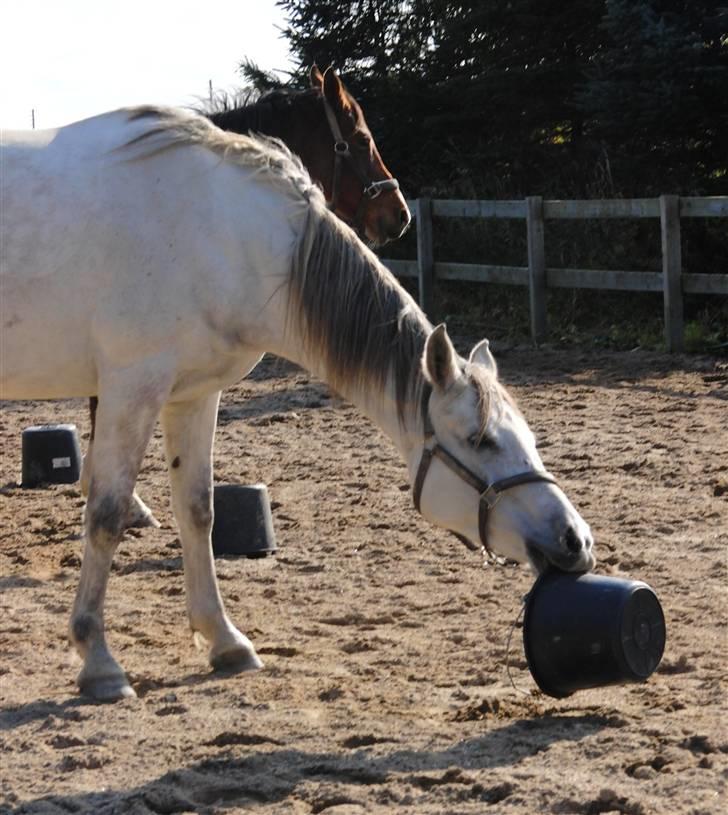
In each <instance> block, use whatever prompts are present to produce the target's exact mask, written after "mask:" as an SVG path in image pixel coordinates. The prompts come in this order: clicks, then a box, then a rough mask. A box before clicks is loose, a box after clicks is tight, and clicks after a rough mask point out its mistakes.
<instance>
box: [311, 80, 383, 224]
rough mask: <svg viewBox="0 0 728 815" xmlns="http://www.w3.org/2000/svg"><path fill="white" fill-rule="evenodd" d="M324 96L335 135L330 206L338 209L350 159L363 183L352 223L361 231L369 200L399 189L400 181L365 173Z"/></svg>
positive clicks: (330, 125) (325, 109)
mask: <svg viewBox="0 0 728 815" xmlns="http://www.w3.org/2000/svg"><path fill="white" fill-rule="evenodd" d="M322 98H323V102H324V111H325V112H326V118H327V119H328V122H329V127H330V128H331V135H332V136H333V137H334V177H333V181H332V183H331V200H330V201H329V204H328V206H329V209H330V210H332V211H333V210H335V209H336V205H337V204H338V200H339V186H340V182H341V170H342V167H343V164H344V161H349V162H350V164H351V169H352V170H353V171H354V173H355V175H356V177H357V178H358V179H359V181H360V182H361V184H362V191H361V200H360V201H359V206H358V207H357V210H356V213H355V215H354V219H353V221H352V225H353V226H354V227H355V229H356V231H357V232H361V230H362V225H363V224H362V222H363V219H364V212H365V211H366V208H367V206H368V205H369V202H370V201H373V200H374V199H375V198H378V197H379V196H380V195H381V194H382V193H383V192H391V191H392V190H398V189H399V181H397V179H396V178H385V179H383V180H382V181H372V180H371V179H369V178H368V177H367V175H366V173H364V172H363V170H362V169H361V168H360V167H359V165H358V164H357V162H356V160H355V159H354V156H353V155H352V154H351V150H350V149H349V142H347V141H346V139H345V138H344V136H343V134H342V132H341V128H340V127H339V121H338V119H337V118H336V114H335V113H334V109H333V108H332V107H331V104H330V102H329V100H328V99H327V98H326V96H325V95H324V96H323V97H322Z"/></svg>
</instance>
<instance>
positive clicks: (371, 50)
mask: <svg viewBox="0 0 728 815" xmlns="http://www.w3.org/2000/svg"><path fill="white" fill-rule="evenodd" d="M278 5H279V6H280V7H281V8H282V9H283V10H284V12H285V14H286V19H287V27H286V29H285V31H284V36H285V37H286V38H287V40H288V42H289V44H290V48H291V51H292V53H293V55H294V58H295V60H296V62H297V65H298V69H297V70H296V71H294V74H293V76H292V79H291V82H292V84H296V85H299V86H305V85H306V84H307V83H308V68H309V67H310V65H311V64H312V63H314V62H316V63H318V64H319V65H320V66H321V67H326V66H328V65H329V64H331V65H334V66H335V67H336V68H337V70H338V71H339V72H340V73H341V74H342V76H343V78H344V80H345V81H346V83H347V85H348V86H349V87H350V89H351V90H352V92H353V93H354V95H355V96H356V97H357V98H358V99H359V100H360V101H361V102H362V105H363V107H364V110H365V111H366V114H367V118H368V121H369V124H370V126H371V128H372V131H373V132H374V135H375V138H376V140H377V143H378V145H379V147H380V150H381V153H382V155H383V157H384V159H385V161H386V162H387V164H388V165H389V166H390V167H391V168H392V169H393V171H394V172H395V173H396V175H397V177H398V178H399V180H400V182H401V184H402V187H403V189H404V192H405V194H406V195H407V196H409V197H417V196H420V195H429V196H431V197H440V198H501V199H504V198H506V199H507V198H522V197H525V196H526V195H541V196H543V197H544V198H599V197H602V198H614V197H648V196H655V195H660V194H663V193H677V194H681V195H720V194H726V193H728V0H695V2H692V1H691V0H507V2H505V1H504V0H462V2H455V1H454V0H350V1H349V2H342V1H341V0H279V3H278ZM243 72H244V75H245V76H246V77H247V79H248V80H249V81H251V82H252V83H253V84H254V85H255V86H256V87H258V88H259V89H265V88H267V87H271V85H272V83H273V81H274V80H273V78H272V77H269V76H267V75H266V74H265V73H264V72H261V71H259V70H258V69H257V68H256V67H255V66H254V65H251V64H249V63H248V64H247V65H245V66H243ZM519 229H520V230H522V229H523V225H522V224H521V225H517V224H512V225H509V226H505V225H503V224H502V223H497V224H496V223H491V224H490V225H480V226H478V225H475V224H473V223H472V222H471V223H467V222H466V223H463V224H460V225H457V224H455V223H452V222H449V223H448V224H446V225H445V224H443V225H440V226H437V225H436V231H437V234H436V247H437V257H438V258H439V259H448V260H456V259H458V260H464V261H470V262H486V263H499V262H500V263H514V264H516V265H523V264H525V255H524V254H523V236H522V234H520V233H519V234H516V232H518V230H519ZM514 230H515V231H516V232H514ZM410 243H411V241H410ZM546 246H547V254H548V263H549V264H550V265H556V266H569V265H571V266H577V267H583V268H587V267H590V266H591V267H592V268H622V269H654V270H659V268H660V247H659V227H657V225H656V224H655V223H654V222H644V221H643V222H637V221H631V222H620V223H615V222H611V223H605V222H602V223H601V224H584V223H580V222H575V223H568V224H563V225H559V226H558V227H556V228H552V224H551V223H550V224H549V225H548V227H547V236H546ZM387 254H388V255H389V256H390V257H394V256H410V257H411V256H413V254H414V247H413V246H412V245H410V246H407V245H406V244H402V245H398V246H396V247H393V248H391V249H389V248H388V250H387ZM727 255H728V239H727V238H726V228H725V221H724V220H717V221H712V222H709V221H701V222H691V223H690V225H689V226H688V225H687V224H685V236H684V240H683V259H684V268H685V270H686V271H698V272H710V271H720V272H724V271H725V269H724V266H725V257H726V256H727ZM455 288H457V286H455ZM562 294H563V298H562V299H564V298H566V299H565V300H564V302H566V303H567V305H566V306H563V304H562V305H560V306H559V308H560V309H561V310H562V311H565V312H569V311H570V310H571V305H570V304H573V303H576V302H578V301H584V300H587V301H588V302H596V301H597V300H603V299H604V298H608V297H609V295H602V294H600V295H597V294H595V293H591V294H590V293H587V292H579V293H576V294H574V295H572V294H569V293H559V294H554V293H552V295H551V297H552V300H553V299H554V297H555V298H561V297H562ZM626 297H627V298H630V297H631V295H626ZM650 297H652V296H651V295H649V296H647V297H646V298H644V299H645V301H647V300H648V299H649V298H650ZM568 298H571V300H569V299H568ZM637 299H639V298H637ZM653 299H654V298H653ZM716 299H717V298H713V301H711V302H714V301H715V300H716ZM559 302H560V303H561V301H559ZM631 302H636V300H635V298H632V301H631ZM656 302H657V301H656ZM701 302H702V301H701ZM698 305H699V306H700V307H702V306H701V305H700V304H698ZM716 305H717V304H716ZM562 306H563V308H562ZM657 306H658V309H657V311H658V314H657V319H658V321H659V303H657ZM602 311H603V310H602Z"/></svg>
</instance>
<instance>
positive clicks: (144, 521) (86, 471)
mask: <svg viewBox="0 0 728 815" xmlns="http://www.w3.org/2000/svg"><path fill="white" fill-rule="evenodd" d="M88 402H89V415H90V417H91V435H90V437H89V442H88V450H87V451H86V455H85V456H84V457H83V465H82V467H81V492H82V493H83V495H84V496H86V497H88V490H89V483H90V480H91V475H90V473H91V469H92V467H93V464H92V462H93V450H94V438H95V437H96V411H97V409H98V404H99V400H98V398H97V397H96V396H92V397H91V398H90V399H89V400H88ZM125 525H126V527H145V526H151V527H156V528H157V529H158V528H159V527H160V526H161V524H160V523H159V521H158V520H157V519H156V518H155V517H154V515H153V514H152V510H151V509H149V507H148V506H147V505H146V504H145V503H144V501H142V499H141V498H140V497H139V496H138V495H137V494H136V492H133V493H132V496H131V500H130V501H129V509H128V511H127V516H126V522H125Z"/></svg>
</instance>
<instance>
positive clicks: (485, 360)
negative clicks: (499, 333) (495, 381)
mask: <svg viewBox="0 0 728 815" xmlns="http://www.w3.org/2000/svg"><path fill="white" fill-rule="evenodd" d="M468 362H474V363H475V364H477V365H485V367H486V368H487V369H488V370H489V371H492V372H493V375H494V376H498V366H497V365H496V362H495V357H494V356H493V354H492V353H491V351H490V343H489V342H488V340H481V341H480V342H479V343H478V344H477V345H476V346H475V347H474V348H473V350H472V351H471V352H470V358H469V359H468Z"/></svg>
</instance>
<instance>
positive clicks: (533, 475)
mask: <svg viewBox="0 0 728 815" xmlns="http://www.w3.org/2000/svg"><path fill="white" fill-rule="evenodd" d="M424 422H425V446H424V447H423V449H422V458H421V459H420V466H419V467H418V469H417V474H416V476H415V482H414V484H413V486H412V498H413V500H414V504H415V509H416V510H417V511H418V512H420V513H421V511H422V510H421V509H420V506H421V503H422V490H423V488H424V486H425V479H426V478H427V473H428V472H429V469H430V464H432V459H433V458H438V459H440V461H442V463H443V464H445V466H446V467H448V468H449V469H450V470H452V471H453V472H454V473H455V474H456V475H457V476H458V477H459V478H460V479H461V480H462V481H464V482H465V483H466V484H468V485H470V486H471V487H472V488H473V489H474V490H476V491H477V492H478V494H479V496H480V498H479V501H478V535H479V537H480V544H476V543H474V542H473V541H471V540H468V538H466V537H464V536H463V535H460V534H459V533H457V532H453V535H455V537H456V538H457V539H458V540H459V541H460V542H461V543H463V544H465V546H467V547H468V549H472V550H474V551H477V550H478V549H480V548H481V546H482V547H483V548H484V549H485V550H486V552H488V553H489V554H490V555H493V550H492V549H491V547H490V545H489V543H488V519H489V514H490V511H491V509H493V507H494V506H495V505H496V504H497V503H498V501H499V499H500V496H501V493H502V492H504V491H505V490H508V489H511V488H512V487H519V486H521V485H522V484H530V483H534V482H546V483H549V484H556V479H555V478H554V477H553V476H552V475H551V473H549V472H546V470H526V471H525V472H522V473H518V474H517V475H512V476H509V477H508V478H501V479H500V480H499V481H493V482H491V483H488V482H487V481H484V480H483V479H482V478H481V477H480V476H479V475H476V473H474V472H473V471H472V470H470V469H468V468H467V467H466V466H465V465H464V464H463V463H462V462H460V461H458V459H457V458H455V456H453V455H452V453H449V452H448V451H447V450H446V449H445V448H444V447H443V446H442V445H441V444H440V443H439V442H438V441H437V437H436V436H435V430H434V428H433V426H432V422H431V421H430V416H429V413H425V417H424Z"/></svg>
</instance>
